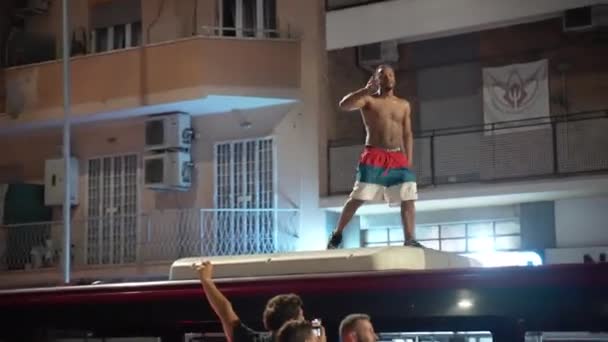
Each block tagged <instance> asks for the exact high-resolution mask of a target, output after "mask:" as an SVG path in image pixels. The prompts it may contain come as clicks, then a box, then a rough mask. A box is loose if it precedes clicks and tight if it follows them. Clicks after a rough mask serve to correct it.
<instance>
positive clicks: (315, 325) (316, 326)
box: [311, 318, 321, 336]
mask: <svg viewBox="0 0 608 342" xmlns="http://www.w3.org/2000/svg"><path fill="white" fill-rule="evenodd" d="M311 323H312V331H313V332H314V333H315V335H316V336H321V319H320V318H315V319H313V320H312V322H311Z"/></svg>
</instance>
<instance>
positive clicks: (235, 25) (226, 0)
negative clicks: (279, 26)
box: [218, 0, 276, 38]
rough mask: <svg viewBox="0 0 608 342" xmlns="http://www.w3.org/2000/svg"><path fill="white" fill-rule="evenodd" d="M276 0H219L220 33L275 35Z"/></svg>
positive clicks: (244, 35)
mask: <svg viewBox="0 0 608 342" xmlns="http://www.w3.org/2000/svg"><path fill="white" fill-rule="evenodd" d="M275 1H276V0H219V2H220V5H219V6H218V11H219V13H218V19H219V20H218V22H219V26H220V27H221V28H222V30H221V35H223V36H236V37H258V38H260V37H272V36H274V35H276V33H275V32H273V31H274V30H276V3H275Z"/></svg>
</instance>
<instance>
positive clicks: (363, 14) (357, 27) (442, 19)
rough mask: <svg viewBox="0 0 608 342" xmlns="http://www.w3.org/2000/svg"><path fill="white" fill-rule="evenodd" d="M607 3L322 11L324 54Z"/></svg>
mask: <svg viewBox="0 0 608 342" xmlns="http://www.w3.org/2000/svg"><path fill="white" fill-rule="evenodd" d="M600 3H608V1H606V0H534V1H530V0H509V1H505V0H395V1H387V2H381V3H375V4H370V5H367V6H359V7H353V8H348V9H344V10H339V11H330V12H327V15H326V20H327V49H328V50H334V49H340V48H345V47H352V46H358V45H364V44H370V43H376V42H380V41H384V40H391V39H403V40H405V41H414V40H422V39H428V38H432V37H440V36H447V35H452V34H457V33H464V32H471V31H478V30H481V29H487V28H494V27H501V26H506V25H512V24H514V23H523V22H528V21H535V20H538V19H539V18H542V17H549V16H555V15H559V13H560V12H562V11H563V10H565V9H570V8H576V7H580V6H587V5H593V4H600Z"/></svg>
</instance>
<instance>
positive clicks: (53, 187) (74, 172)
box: [44, 158, 79, 206]
mask: <svg viewBox="0 0 608 342" xmlns="http://www.w3.org/2000/svg"><path fill="white" fill-rule="evenodd" d="M63 164H64V163H63V159H49V160H46V161H45V164H44V205H47V206H55V205H63V194H64V193H65V192H64V187H65V182H66V177H65V168H64V165H63ZM78 179H79V175H78V159H76V158H70V179H69V182H70V204H71V205H78Z"/></svg>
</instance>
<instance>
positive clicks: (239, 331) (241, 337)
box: [232, 322, 274, 342]
mask: <svg viewBox="0 0 608 342" xmlns="http://www.w3.org/2000/svg"><path fill="white" fill-rule="evenodd" d="M232 336H233V341H232V342H274V336H273V335H272V333H269V332H266V331H264V332H262V331H255V330H253V329H251V328H250V327H248V326H246V325H245V324H243V323H242V322H241V323H239V325H237V326H236V327H235V328H234V330H232Z"/></svg>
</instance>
